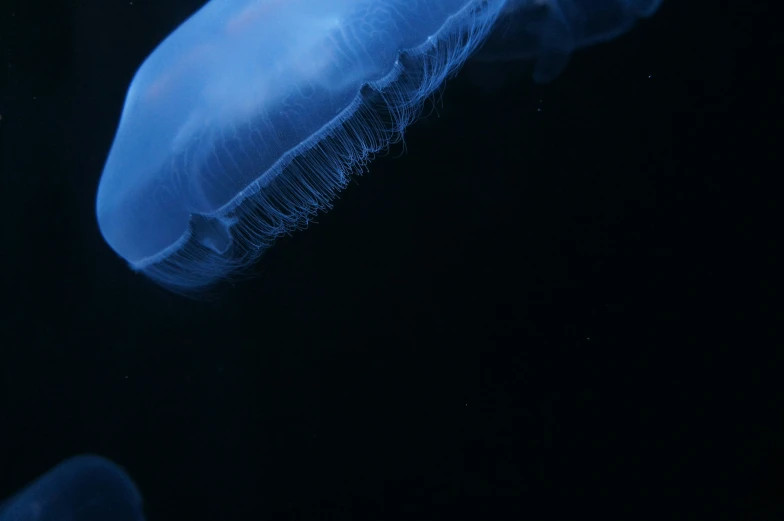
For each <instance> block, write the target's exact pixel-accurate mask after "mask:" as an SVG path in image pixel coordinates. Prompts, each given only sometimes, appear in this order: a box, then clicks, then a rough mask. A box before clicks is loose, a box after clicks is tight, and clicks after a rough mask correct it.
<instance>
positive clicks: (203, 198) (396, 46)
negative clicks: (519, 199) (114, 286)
mask: <svg viewBox="0 0 784 521" xmlns="http://www.w3.org/2000/svg"><path fill="white" fill-rule="evenodd" d="M657 5H658V2H656V1H652V0H323V1H318V2H316V1H313V0H212V1H211V2H209V3H208V4H206V5H205V6H204V7H203V8H202V9H201V10H200V11H198V12H197V13H196V14H195V15H193V16H192V17H191V18H190V19H189V20H188V21H186V22H185V23H184V24H183V25H182V26H180V27H179V28H178V29H177V30H176V31H174V33H172V34H171V35H170V36H169V37H168V38H167V39H166V40H165V41H164V42H163V43H161V45H160V46H159V47H158V48H157V49H156V50H155V51H154V52H153V53H152V55H151V56H150V57H149V58H148V59H147V60H146V61H145V62H144V64H143V65H142V66H141V68H140V69H139V70H138V72H137V73H136V76H135V78H134V79H133V82H132V83H131V86H130V88H129V90H128V95H127V98H126V101H125V106H124V108H123V113H122V117H121V119H120V125H119V128H118V130H117V135H116V137H115V140H114V144H113V145H112V148H111V152H110V153H109V157H108V159H107V162H106V166H105V168H104V171H103V175H102V177H101V182H100V186H99V188H98V196H97V201H96V213H97V217H98V223H99V225H100V229H101V233H102V234H103V236H104V238H105V240H106V242H107V243H108V244H109V245H110V246H111V247H112V248H113V249H114V250H115V251H116V252H117V253H118V254H119V255H120V256H121V257H123V258H124V259H125V260H126V261H128V263H129V264H130V266H131V267H132V268H133V269H134V270H138V271H141V272H143V273H144V274H146V275H148V276H149V277H151V278H152V279H153V280H155V281H156V282H158V283H160V284H162V285H164V286H167V287H169V288H171V289H174V290H178V291H191V290H197V289H199V288H202V287H204V286H208V285H210V284H212V283H214V282H216V281H217V280H219V279H221V278H223V277H226V276H228V275H229V274H230V273H232V272H233V271H235V270H238V269H241V268H243V267H245V266H247V265H248V264H250V263H251V262H253V261H254V260H255V259H256V258H257V257H258V256H259V255H260V254H261V253H262V252H263V251H264V250H266V249H267V248H268V247H269V246H270V245H271V244H272V243H273V241H274V239H275V238H276V237H278V236H280V235H281V234H283V233H286V232H289V231H292V230H294V229H296V228H299V227H302V226H303V225H305V224H306V223H307V221H308V219H309V218H310V217H311V216H313V215H314V214H315V213H316V212H317V211H319V210H324V209H326V208H329V206H330V204H331V201H332V200H333V198H334V197H335V194H336V193H338V192H339V191H340V190H341V189H342V188H343V187H344V186H345V185H346V183H347V182H348V179H349V178H350V176H351V175H352V173H354V172H356V171H358V170H361V169H362V168H364V166H365V165H366V163H367V162H368V161H369V160H370V159H371V157H372V154H373V153H375V152H378V151H379V150H382V149H384V148H385V147H387V146H388V145H389V144H390V143H392V142H394V141H396V140H398V139H400V137H401V135H402V132H403V130H404V129H405V128H406V127H407V126H408V125H409V124H410V123H411V122H412V121H413V120H414V119H416V117H417V116H418V114H419V112H420V108H421V106H422V103H423V101H424V100H425V98H427V97H428V96H429V95H430V94H431V93H432V92H433V91H434V90H435V89H436V88H438V87H439V86H440V85H441V84H442V83H443V82H444V80H445V79H446V78H447V77H448V76H449V75H450V74H453V73H454V72H455V71H456V70H457V69H458V68H459V67H460V66H461V65H462V64H463V63H464V62H465V60H466V59H467V58H468V57H469V56H471V55H472V54H473V53H474V51H475V50H476V49H477V48H479V47H480V46H481V45H482V44H483V43H484V42H485V41H487V40H488V36H489V35H491V33H493V31H494V30H495V29H497V31H496V32H495V34H494V35H493V36H490V39H489V41H488V42H487V43H488V47H487V51H486V53H485V54H484V56H486V57H487V58H488V59H507V58H530V59H533V60H536V63H537V68H536V71H537V72H536V73H535V77H536V79H538V80H540V81H544V80H547V79H550V78H552V77H553V76H554V75H555V74H557V73H558V72H559V71H560V69H561V68H562V67H563V65H564V64H565V63H566V57H567V56H568V53H570V52H571V51H572V50H573V49H575V48H577V47H579V46H581V45H587V44H589V43H592V42H593V41H596V40H601V39H608V38H610V37H612V36H615V35H617V34H619V33H620V32H622V31H624V30H627V29H628V28H629V27H630V26H631V25H632V24H633V22H634V20H635V19H636V18H637V17H640V16H646V15H648V14H650V13H652V12H653V11H654V10H655V8H656V6H657ZM499 51H501V52H499Z"/></svg>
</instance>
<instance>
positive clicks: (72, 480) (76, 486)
mask: <svg viewBox="0 0 784 521" xmlns="http://www.w3.org/2000/svg"><path fill="white" fill-rule="evenodd" d="M65 519H68V520H72V521H144V516H143V514H142V498H141V495H140V494H139V491H138V490H137V489H136V487H135V486H134V484H133V482H132V481H131V479H130V478H129V477H128V475H127V474H126V473H125V472H124V471H123V470H122V469H121V468H120V467H118V466H117V465H115V464H114V463H112V462H111V461H109V460H106V459H104V458H101V457H98V456H77V457H75V458H71V459H68V460H66V461H64V462H62V463H60V464H59V465H57V466H56V467H54V468H53V469H51V470H50V471H49V472H47V473H46V474H44V475H43V476H41V477H40V478H38V479H37V480H36V481H34V482H33V483H31V484H30V485H28V486H27V487H26V488H25V489H23V490H22V491H21V492H19V493H18V494H16V495H14V496H13V497H11V498H9V499H8V500H6V501H4V502H2V503H1V504H0V521H62V520H65Z"/></svg>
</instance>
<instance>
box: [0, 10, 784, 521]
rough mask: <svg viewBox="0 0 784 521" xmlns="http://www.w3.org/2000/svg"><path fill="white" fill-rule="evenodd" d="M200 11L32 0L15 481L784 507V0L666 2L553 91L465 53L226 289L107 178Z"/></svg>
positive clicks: (247, 497)
mask: <svg viewBox="0 0 784 521" xmlns="http://www.w3.org/2000/svg"><path fill="white" fill-rule="evenodd" d="M202 3H203V2H200V1H198V0H176V1H149V0H135V1H134V2H128V1H114V0H111V1H110V0H84V1H80V2H76V1H66V2H62V3H51V4H44V3H43V2H29V1H21V0H4V1H3V2H2V7H0V14H1V15H2V18H0V20H1V23H2V25H1V26H0V39H1V40H0V53H2V54H1V55H0V66H1V67H0V116H2V120H0V169H1V170H0V200H1V201H2V203H1V204H0V211H2V215H0V227H1V229H0V232H1V233H0V238H1V239H2V240H1V242H0V244H1V245H2V260H1V261H0V262H1V263H2V264H1V266H2V272H1V273H2V275H1V278H0V284H1V286H0V289H1V290H2V301H0V306H2V309H1V310H0V325H1V326H2V327H0V422H2V423H0V496H4V495H9V494H11V493H13V491H14V490H15V489H17V488H18V487H20V486H22V485H23V484H24V483H26V482H28V481H30V480H32V479H34V478H35V477H36V476H37V475H39V474H41V473H42V472H44V471H45V470H46V469H47V468H49V467H51V466H52V465H54V464H56V463H57V462H58V461H60V460H62V459H64V458H66V457H68V456H71V455H74V454H79V453H84V452H93V453H98V454H101V455H103V456H106V457H108V458H110V459H112V460H114V461H116V462H118V463H120V464H121V465H123V466H124V467H125V468H126V469H127V470H128V472H129V473H130V474H131V475H132V476H133V477H134V479H135V480H136V482H137V483H138V485H139V487H140V489H141V490H142V493H143V495H144V497H145V499H146V509H147V514H148V518H149V519H150V520H151V521H156V520H170V519H189V520H220V521H224V520H225V521H232V520H262V519H336V520H338V519H342V520H348V519H362V520H366V519H447V518H460V519H477V520H482V519H484V520H501V519H574V518H578V516H579V518H586V517H588V518H592V517H596V518H597V519H653V518H657V519H659V518H661V517H662V516H665V518H673V517H676V518H685V519H708V518H715V517H722V518H728V519H780V518H781V517H779V516H782V515H784V499H782V498H783V494H784V450H783V448H784V444H782V439H784V436H783V435H784V417H783V416H782V413H783V412H784V407H782V397H784V392H782V382H781V375H782V367H783V366H782V357H781V354H780V353H781V349H782V345H784V344H782V343H781V340H780V338H777V336H778V335H777V334H776V332H777V330H778V329H779V328H780V325H781V318H782V317H781V302H780V292H779V288H778V285H777V283H776V282H777V281H776V278H777V276H778V272H779V271H780V270H779V266H780V264H779V263H780V258H779V257H778V256H777V254H776V250H777V248H779V247H780V242H781V236H780V223H779V222H778V221H780V216H779V211H778V208H777V206H778V204H777V203H778V199H779V193H780V192H779V190H777V189H776V188H775V187H776V184H777V181H778V178H779V177H780V175H781V164H780V162H779V159H778V154H779V150H780V144H779V143H780V138H781V135H780V134H781V126H780V124H779V121H780V120H781V116H782V111H781V92H782V90H781V83H780V81H779V80H778V78H777V77H776V71H777V69H778V68H780V64H778V63H777V60H780V56H781V36H780V35H779V33H778V28H777V26H776V24H775V17H774V16H773V14H772V12H766V11H765V9H766V6H765V5H764V4H762V3H756V2H749V3H738V2H714V3H712V4H711V5H710V6H706V5H700V4H698V3H693V2H686V1H680V2H676V1H674V0H673V1H670V2H665V5H664V6H663V8H662V9H661V11H660V12H659V13H658V14H657V15H656V16H655V17H654V18H653V19H651V20H648V21H645V22H644V23H643V24H641V25H640V26H639V27H638V28H637V29H636V30H635V31H633V32H632V33H630V34H628V35H626V36H624V37H622V38H619V39H618V40H616V41H614V42H611V43H608V44H604V45H601V46H597V47H595V48H591V49H589V50H585V51H581V52H579V53H577V54H576V55H575V56H574V58H573V60H572V62H571V63H570V65H569V67H568V68H567V70H566V72H565V73H564V74H563V75H562V76H561V77H559V78H558V79H557V80H556V81H555V82H554V83H552V84H550V85H546V86H537V85H534V84H533V83H532V82H531V81H530V80H529V73H530V71H529V70H527V69H526V67H525V66H524V65H522V64H517V63H514V64H505V65H496V66H492V67H491V66H487V65H479V64H473V65H469V66H467V67H466V69H465V70H464V71H463V72H462V73H461V74H460V75H459V76H458V78H457V79H455V80H453V81H451V82H450V83H448V85H447V88H446V90H445V91H444V93H443V97H442V98H441V99H440V100H439V101H438V102H437V103H436V104H435V105H434V106H433V105H432V104H431V105H429V108H428V114H429V115H428V116H427V117H425V118H424V119H423V120H422V121H420V122H418V123H417V124H415V125H414V126H413V127H412V128H411V129H410V131H409V132H408V133H407V135H406V136H407V139H406V147H405V150H404V149H403V147H402V146H401V145H398V146H395V147H393V148H392V150H391V153H390V154H389V155H388V156H387V157H382V158H379V159H377V160H376V161H375V162H374V163H373V164H372V165H371V168H370V171H369V173H368V174H366V175H364V176H362V177H359V178H357V179H356V182H355V183H352V185H351V186H350V187H349V188H348V189H347V190H346V191H345V192H343V193H342V195H341V198H340V199H339V200H338V201H337V203H336V205H335V208H334V210H332V211H331V212H329V213H327V214H323V215H320V216H319V217H318V218H317V219H316V220H317V222H318V224H316V225H313V226H310V227H309V228H308V229H307V230H305V231H302V232H299V233H296V234H295V235H293V236H291V237H285V238H283V239H281V240H279V241H278V243H277V244H276V245H275V247H274V248H272V249H271V250H270V251H269V253H268V254H267V255H265V256H264V257H263V258H262V260H261V261H260V262H259V264H258V265H257V267H256V269H255V274H256V275H257V276H256V277H255V278H254V279H253V280H248V281H243V282H241V283H239V284H237V285H236V286H230V285H225V286H223V287H221V288H220V292H219V296H218V297H217V298H215V299H213V300H211V301H198V300H197V301H194V300H189V299H184V298H182V297H180V296H176V295H172V294H169V293H167V292H165V291H164V290H161V289H159V288H157V287H156V286H154V285H153V284H152V283H150V282H148V281H146V280H145V279H144V278H143V277H142V276H139V275H135V274H134V273H132V272H131V271H130V270H129V269H128V268H127V267H126V266H125V265H124V264H123V262H121V261H120V260H119V259H118V258H117V257H116V256H115V254H114V253H113V252H112V251H111V250H110V249H109V247H108V246H107V245H106V244H105V243H104V242H103V240H102V238H101V236H100V233H99V231H98V228H97V225H96V222H95V217H94V197H95V190H96V187H97V184H98V179H99V177H100V173H101V170H102V167H103V162H104V161H105V158H106V155H107V153H108V150H109V146H110V144H111V142H112V139H113V137H114V131H115V129H116V125H117V122H118V118H119V114H120V110H121V108H122V104H123V99H124V96H125V90H126V88H127V85H128V83H129V81H130V79H131V78H132V76H133V74H134V72H135V70H136V68H137V67H138V65H139V64H140V63H141V62H142V60H143V59H144V58H145V57H146V56H147V55H148V54H149V53H150V52H151V51H152V50H153V49H154V47H155V46H156V45H157V44H158V43H159V42H160V40H161V39H162V38H164V37H165V36H166V35H167V34H168V33H169V32H170V31H171V30H173V29H174V28H175V27H176V26H177V25H178V24H179V23H181V22H182V21H183V20H184V19H185V18H187V16H189V15H190V14H191V13H192V12H193V11H195V10H196V9H197V8H198V7H199V6H200V5H201V4H202ZM430 109H433V110H432V111H431V110H430ZM709 516H710V517H709Z"/></svg>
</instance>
